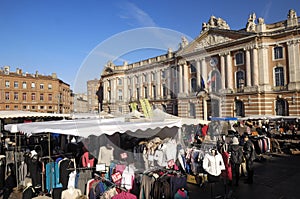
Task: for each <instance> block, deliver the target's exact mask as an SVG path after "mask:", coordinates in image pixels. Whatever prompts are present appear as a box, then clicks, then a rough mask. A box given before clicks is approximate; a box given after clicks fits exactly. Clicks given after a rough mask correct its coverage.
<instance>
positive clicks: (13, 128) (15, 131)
mask: <svg viewBox="0 0 300 199" xmlns="http://www.w3.org/2000/svg"><path fill="white" fill-rule="evenodd" d="M10 132H11V133H13V134H15V153H14V159H15V168H16V181H17V189H18V188H19V179H18V162H17V152H18V148H17V147H18V146H17V133H18V127H17V125H12V126H11V129H10Z"/></svg>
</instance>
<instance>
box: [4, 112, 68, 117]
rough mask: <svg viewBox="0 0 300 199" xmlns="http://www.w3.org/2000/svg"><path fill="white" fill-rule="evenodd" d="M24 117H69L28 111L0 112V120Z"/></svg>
mask: <svg viewBox="0 0 300 199" xmlns="http://www.w3.org/2000/svg"><path fill="white" fill-rule="evenodd" d="M24 117H70V115H69V114H56V113H39V112H30V111H0V119H7V118H24Z"/></svg>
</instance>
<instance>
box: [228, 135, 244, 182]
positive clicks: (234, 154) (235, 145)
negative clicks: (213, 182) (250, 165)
mask: <svg viewBox="0 0 300 199" xmlns="http://www.w3.org/2000/svg"><path fill="white" fill-rule="evenodd" d="M242 162H243V149H242V147H241V146H240V145H239V140H238V138H237V137H233V139H232V144H231V147H230V163H231V168H232V173H233V183H234V185H235V186H238V185H239V179H240V166H241V163H242Z"/></svg>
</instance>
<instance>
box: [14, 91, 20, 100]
mask: <svg viewBox="0 0 300 199" xmlns="http://www.w3.org/2000/svg"><path fill="white" fill-rule="evenodd" d="M14 100H16V101H17V100H19V93H18V92H14Z"/></svg>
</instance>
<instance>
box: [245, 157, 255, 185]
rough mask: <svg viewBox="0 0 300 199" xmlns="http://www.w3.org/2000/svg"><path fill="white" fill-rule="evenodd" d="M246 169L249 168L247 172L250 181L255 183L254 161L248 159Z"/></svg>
mask: <svg viewBox="0 0 300 199" xmlns="http://www.w3.org/2000/svg"><path fill="white" fill-rule="evenodd" d="M246 170H247V173H248V178H247V181H248V182H249V183H253V174H254V170H253V161H251V160H246Z"/></svg>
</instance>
